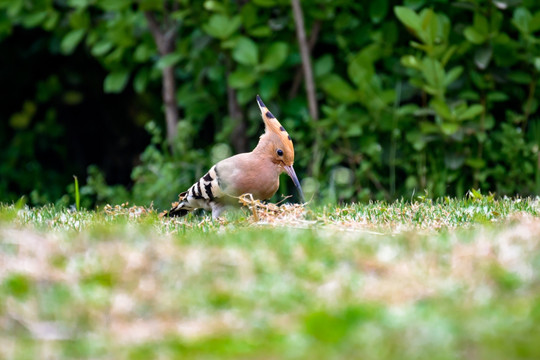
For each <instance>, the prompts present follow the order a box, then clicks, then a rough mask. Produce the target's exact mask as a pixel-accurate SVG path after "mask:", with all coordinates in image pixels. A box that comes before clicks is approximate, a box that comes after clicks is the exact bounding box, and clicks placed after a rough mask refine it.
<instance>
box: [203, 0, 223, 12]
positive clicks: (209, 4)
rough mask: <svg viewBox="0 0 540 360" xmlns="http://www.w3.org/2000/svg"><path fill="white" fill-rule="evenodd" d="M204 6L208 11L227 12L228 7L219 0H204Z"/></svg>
mask: <svg viewBox="0 0 540 360" xmlns="http://www.w3.org/2000/svg"><path fill="white" fill-rule="evenodd" d="M204 8H205V9H206V10H208V11H215V12H220V13H225V12H226V9H225V7H224V6H223V4H222V3H220V2H219V1H213V0H207V1H205V2H204Z"/></svg>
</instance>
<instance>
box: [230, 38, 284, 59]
mask: <svg viewBox="0 0 540 360" xmlns="http://www.w3.org/2000/svg"><path fill="white" fill-rule="evenodd" d="M232 57H233V59H234V60H236V61H237V62H238V63H240V64H242V65H248V66H255V65H257V64H258V63H259V50H258V47H257V44H256V43H255V42H254V41H253V40H251V39H250V38H247V37H241V38H240V39H238V41H237V42H236V46H235V47H234V50H233V52H232ZM278 60H279V59H278Z"/></svg>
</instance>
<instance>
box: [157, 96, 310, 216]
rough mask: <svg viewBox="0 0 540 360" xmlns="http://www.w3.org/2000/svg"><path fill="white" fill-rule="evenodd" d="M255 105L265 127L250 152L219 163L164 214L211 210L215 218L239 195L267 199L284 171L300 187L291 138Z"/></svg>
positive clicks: (263, 107) (265, 109)
mask: <svg viewBox="0 0 540 360" xmlns="http://www.w3.org/2000/svg"><path fill="white" fill-rule="evenodd" d="M257 104H258V105H259V108H260V110H261V115H262V118H263V121H264V124H265V132H264V134H263V135H261V137H260V139H259V143H258V144H257V146H256V147H255V149H253V151H251V152H249V153H243V154H238V155H235V156H232V157H230V158H227V159H225V160H222V161H220V162H218V163H217V164H216V165H214V166H212V168H210V170H209V171H208V172H207V173H206V174H205V175H204V176H203V177H202V178H201V179H199V181H197V182H196V183H195V184H193V185H192V186H191V187H190V188H189V189H188V190H187V191H185V192H183V193H181V194H180V195H179V201H178V203H175V204H173V208H172V209H171V210H170V211H169V212H168V213H167V215H169V216H184V215H186V214H187V213H188V212H189V211H191V210H195V209H199V208H201V209H205V210H211V211H212V217H214V218H217V217H218V216H219V215H220V214H221V213H222V212H223V210H224V209H225V207H226V206H228V205H238V199H237V198H238V196H240V195H242V194H246V193H250V194H252V195H253V197H254V198H255V199H259V200H267V199H270V198H271V197H272V196H273V195H274V194H275V193H276V191H277V189H278V188H279V175H281V173H282V172H284V171H285V172H287V174H289V176H290V177H291V178H292V180H293V182H294V184H295V185H296V187H297V188H298V191H299V193H300V196H301V198H302V200H303V194H302V188H301V186H300V182H299V181H298V178H297V176H296V173H295V172H294V168H293V163H294V146H293V143H292V140H291V137H290V136H289V134H288V133H287V131H286V130H285V128H284V127H283V126H282V125H281V124H280V123H279V121H278V120H277V119H276V118H275V116H274V115H273V114H272V113H271V112H270V111H269V110H268V109H267V108H266V106H265V105H264V103H263V102H262V100H261V98H260V97H259V96H258V95H257Z"/></svg>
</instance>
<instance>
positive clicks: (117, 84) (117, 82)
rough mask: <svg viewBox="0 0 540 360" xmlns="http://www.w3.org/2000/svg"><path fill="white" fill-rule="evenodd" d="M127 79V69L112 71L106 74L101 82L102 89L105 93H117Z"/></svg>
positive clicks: (122, 88) (123, 86) (124, 85)
mask: <svg viewBox="0 0 540 360" xmlns="http://www.w3.org/2000/svg"><path fill="white" fill-rule="evenodd" d="M128 79H129V71H127V70H119V71H113V72H111V73H109V75H107V77H106V78H105V81H104V83H103V90H104V91H105V92H106V93H119V92H121V91H122V90H124V88H125V87H126V84H127V81H128Z"/></svg>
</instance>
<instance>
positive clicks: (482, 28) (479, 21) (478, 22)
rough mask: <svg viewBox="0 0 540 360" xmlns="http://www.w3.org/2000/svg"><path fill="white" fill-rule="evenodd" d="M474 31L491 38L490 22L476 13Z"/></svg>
mask: <svg viewBox="0 0 540 360" xmlns="http://www.w3.org/2000/svg"><path fill="white" fill-rule="evenodd" d="M473 25H474V29H475V30H476V31H477V32H478V33H479V34H482V35H483V36H485V37H488V36H489V22H488V20H487V18H486V17H485V16H482V15H481V14H480V13H479V12H475V13H474V19H473Z"/></svg>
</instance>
